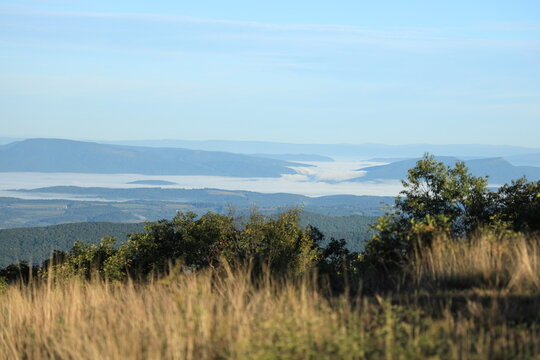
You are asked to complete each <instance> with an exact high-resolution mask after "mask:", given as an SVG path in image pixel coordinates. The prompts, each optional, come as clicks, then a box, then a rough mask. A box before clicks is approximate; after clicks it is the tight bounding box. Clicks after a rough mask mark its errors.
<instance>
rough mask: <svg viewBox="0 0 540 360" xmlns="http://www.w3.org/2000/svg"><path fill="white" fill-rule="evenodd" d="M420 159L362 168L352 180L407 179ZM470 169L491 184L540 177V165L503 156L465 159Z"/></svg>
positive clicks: (448, 161)
mask: <svg viewBox="0 0 540 360" xmlns="http://www.w3.org/2000/svg"><path fill="white" fill-rule="evenodd" d="M435 158H436V160H437V161H441V162H443V163H445V164H446V165H447V166H453V165H454V164H455V163H456V162H457V161H458V160H459V159H458V158H455V157H449V156H437V157H435ZM418 160H419V159H408V160H402V161H396V162H393V163H390V164H387V165H378V166H371V167H366V168H362V169H361V170H362V171H366V172H367V173H366V174H365V175H364V176H361V177H358V178H355V179H353V180H352V181H373V180H400V179H405V178H406V176H407V171H408V169H410V168H412V167H414V166H415V164H416V162H417V161H418ZM465 164H466V165H467V167H468V168H469V171H470V172H471V174H473V175H474V176H489V182H490V183H491V184H503V183H509V182H510V181H512V180H515V179H518V178H520V177H523V176H526V177H527V179H529V180H531V181H536V180H539V179H540V167H532V166H514V165H512V164H510V163H509V162H508V161H507V160H505V159H503V158H489V159H475V160H468V161H465Z"/></svg>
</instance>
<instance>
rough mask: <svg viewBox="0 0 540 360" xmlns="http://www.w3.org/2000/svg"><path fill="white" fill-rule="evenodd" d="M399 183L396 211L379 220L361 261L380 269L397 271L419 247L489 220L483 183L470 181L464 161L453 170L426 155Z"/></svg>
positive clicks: (488, 197)
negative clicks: (418, 245)
mask: <svg viewBox="0 0 540 360" xmlns="http://www.w3.org/2000/svg"><path fill="white" fill-rule="evenodd" d="M402 184H403V188H404V189H403V190H402V191H401V193H400V196H398V197H397V199H396V203H395V208H394V209H393V211H391V212H389V213H387V214H386V215H385V216H382V217H380V218H379V219H378V220H377V222H376V224H375V225H374V226H373V229H374V230H375V235H374V236H373V237H372V239H371V240H370V241H369V242H368V244H367V245H366V248H365V250H364V253H363V257H364V262H365V263H366V264H369V265H370V266H375V267H376V268H378V270H384V271H386V272H390V271H392V270H396V269H398V268H401V267H402V266H403V265H404V264H406V263H407V261H408V256H409V255H410V254H411V252H412V251H413V250H414V248H415V246H416V245H417V244H418V242H422V243H429V242H430V241H431V240H432V239H433V237H434V236H436V235H437V234H440V233H446V234H448V235H450V236H457V237H459V236H463V235H465V234H466V233H468V232H469V231H471V230H472V229H474V228H475V227H476V226H478V225H479V224H481V223H483V222H484V221H486V220H488V219H489V218H490V214H491V208H492V202H493V197H492V194H491V193H490V192H489V190H488V189H487V179H486V178H483V177H476V176H472V175H471V174H470V173H469V171H468V169H467V167H466V166H465V164H464V163H463V162H457V163H456V165H455V167H453V168H452V167H449V166H446V165H445V164H444V163H442V162H438V161H436V160H435V158H434V157H433V156H432V155H429V154H426V155H425V156H424V158H423V159H421V160H419V161H418V162H417V163H416V166H415V167H414V168H412V169H410V170H409V171H408V173H407V179H406V180H403V181H402Z"/></svg>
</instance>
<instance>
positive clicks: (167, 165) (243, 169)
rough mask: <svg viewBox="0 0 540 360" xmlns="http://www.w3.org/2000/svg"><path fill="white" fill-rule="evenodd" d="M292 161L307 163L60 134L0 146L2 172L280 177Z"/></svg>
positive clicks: (288, 171)
mask: <svg viewBox="0 0 540 360" xmlns="http://www.w3.org/2000/svg"><path fill="white" fill-rule="evenodd" d="M290 166H306V165H301V164H298V163H294V162H288V161H284V160H278V159H270V158H261V157H255V156H248V155H241V154H232V153H228V152H217V151H202V150H188V149H180V148H153V147H137V146H122V145H107V144H98V143H92V142H82V141H71V140H60V139H29V140H23V141H17V142H13V143H10V144H7V145H2V146H0V171H1V172H7V171H30V172H78V173H99V174H112V173H133V174H145V175H215V176H234V177H279V176H280V175H282V174H295V173H296V171H294V170H293V169H291V168H290Z"/></svg>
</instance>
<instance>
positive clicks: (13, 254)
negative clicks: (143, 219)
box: [0, 212, 375, 267]
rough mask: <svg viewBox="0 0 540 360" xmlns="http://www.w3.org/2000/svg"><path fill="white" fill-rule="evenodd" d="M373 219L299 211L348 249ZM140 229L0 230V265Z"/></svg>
mask: <svg viewBox="0 0 540 360" xmlns="http://www.w3.org/2000/svg"><path fill="white" fill-rule="evenodd" d="M374 221H375V218H374V217H368V216H359V215H352V216H326V215H322V214H315V213H310V212H304V213H302V215H301V221H300V223H301V224H302V226H304V227H305V226H307V225H312V226H315V227H317V228H318V229H319V230H320V231H321V232H322V233H323V234H324V235H325V236H326V239H327V240H330V238H336V239H345V240H346V241H347V245H348V247H349V248H350V249H351V250H355V251H359V250H361V249H362V248H363V244H364V241H366V240H367V239H368V237H369V235H370V229H369V225H370V224H372V223H373V222H374ZM142 230H143V224H142V223H111V222H80V223H69V224H58V225H51V226H43V227H23V228H13V229H1V230H0V267H3V266H7V265H9V264H13V263H16V262H18V261H20V260H25V261H28V262H30V263H32V262H33V263H41V262H42V261H43V260H45V259H47V258H48V257H49V256H50V254H51V251H53V250H63V251H68V250H69V249H71V248H72V247H73V244H74V243H75V242H77V241H81V242H84V243H95V242H98V241H99V239H101V238H102V237H104V236H106V235H109V236H114V237H116V238H117V240H118V241H119V243H122V242H124V241H125V240H127V238H128V235H129V234H130V233H134V232H141V231H142Z"/></svg>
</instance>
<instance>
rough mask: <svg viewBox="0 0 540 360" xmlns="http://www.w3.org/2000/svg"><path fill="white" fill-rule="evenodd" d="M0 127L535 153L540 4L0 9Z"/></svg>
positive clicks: (277, 1)
mask: <svg viewBox="0 0 540 360" xmlns="http://www.w3.org/2000/svg"><path fill="white" fill-rule="evenodd" d="M0 129H1V130H0V136H2V137H19V138H20V137H23V138H28V137H60V138H71V139H81V140H82V139H87V140H128V139H187V140H208V139H221V140H262V141H283V142H295V143H365V142H370V143H385V144H409V143H432V144H449V143H451V144H460V143H483V144H501V145H502V144H506V145H520V146H530V147H540V136H539V134H540V1H538V0H532V1H525V0H524V1H520V0H515V1H507V0H505V1H497V0H492V1H484V0H475V1H470V0H468V1H462V0H455V1H433V0H432V1H414V0H411V1H402V0H401V1H384V0H381V1H360V0H355V1H338V0H335V1H314V0H310V1H305V0H297V1H290V0H288V1H283V0H273V1H265V2H262V1H233V0H231V1H222V0H221V1H207V0H206V1H205V0H198V1H173V0H170V1H159V0H156V1H133V0H132V1H124V0H115V1H110V0H109V1H104V0H91V1H87V0H72V1H70V0H40V1H32V0H24V1H23V0H8V1H2V0H0Z"/></svg>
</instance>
